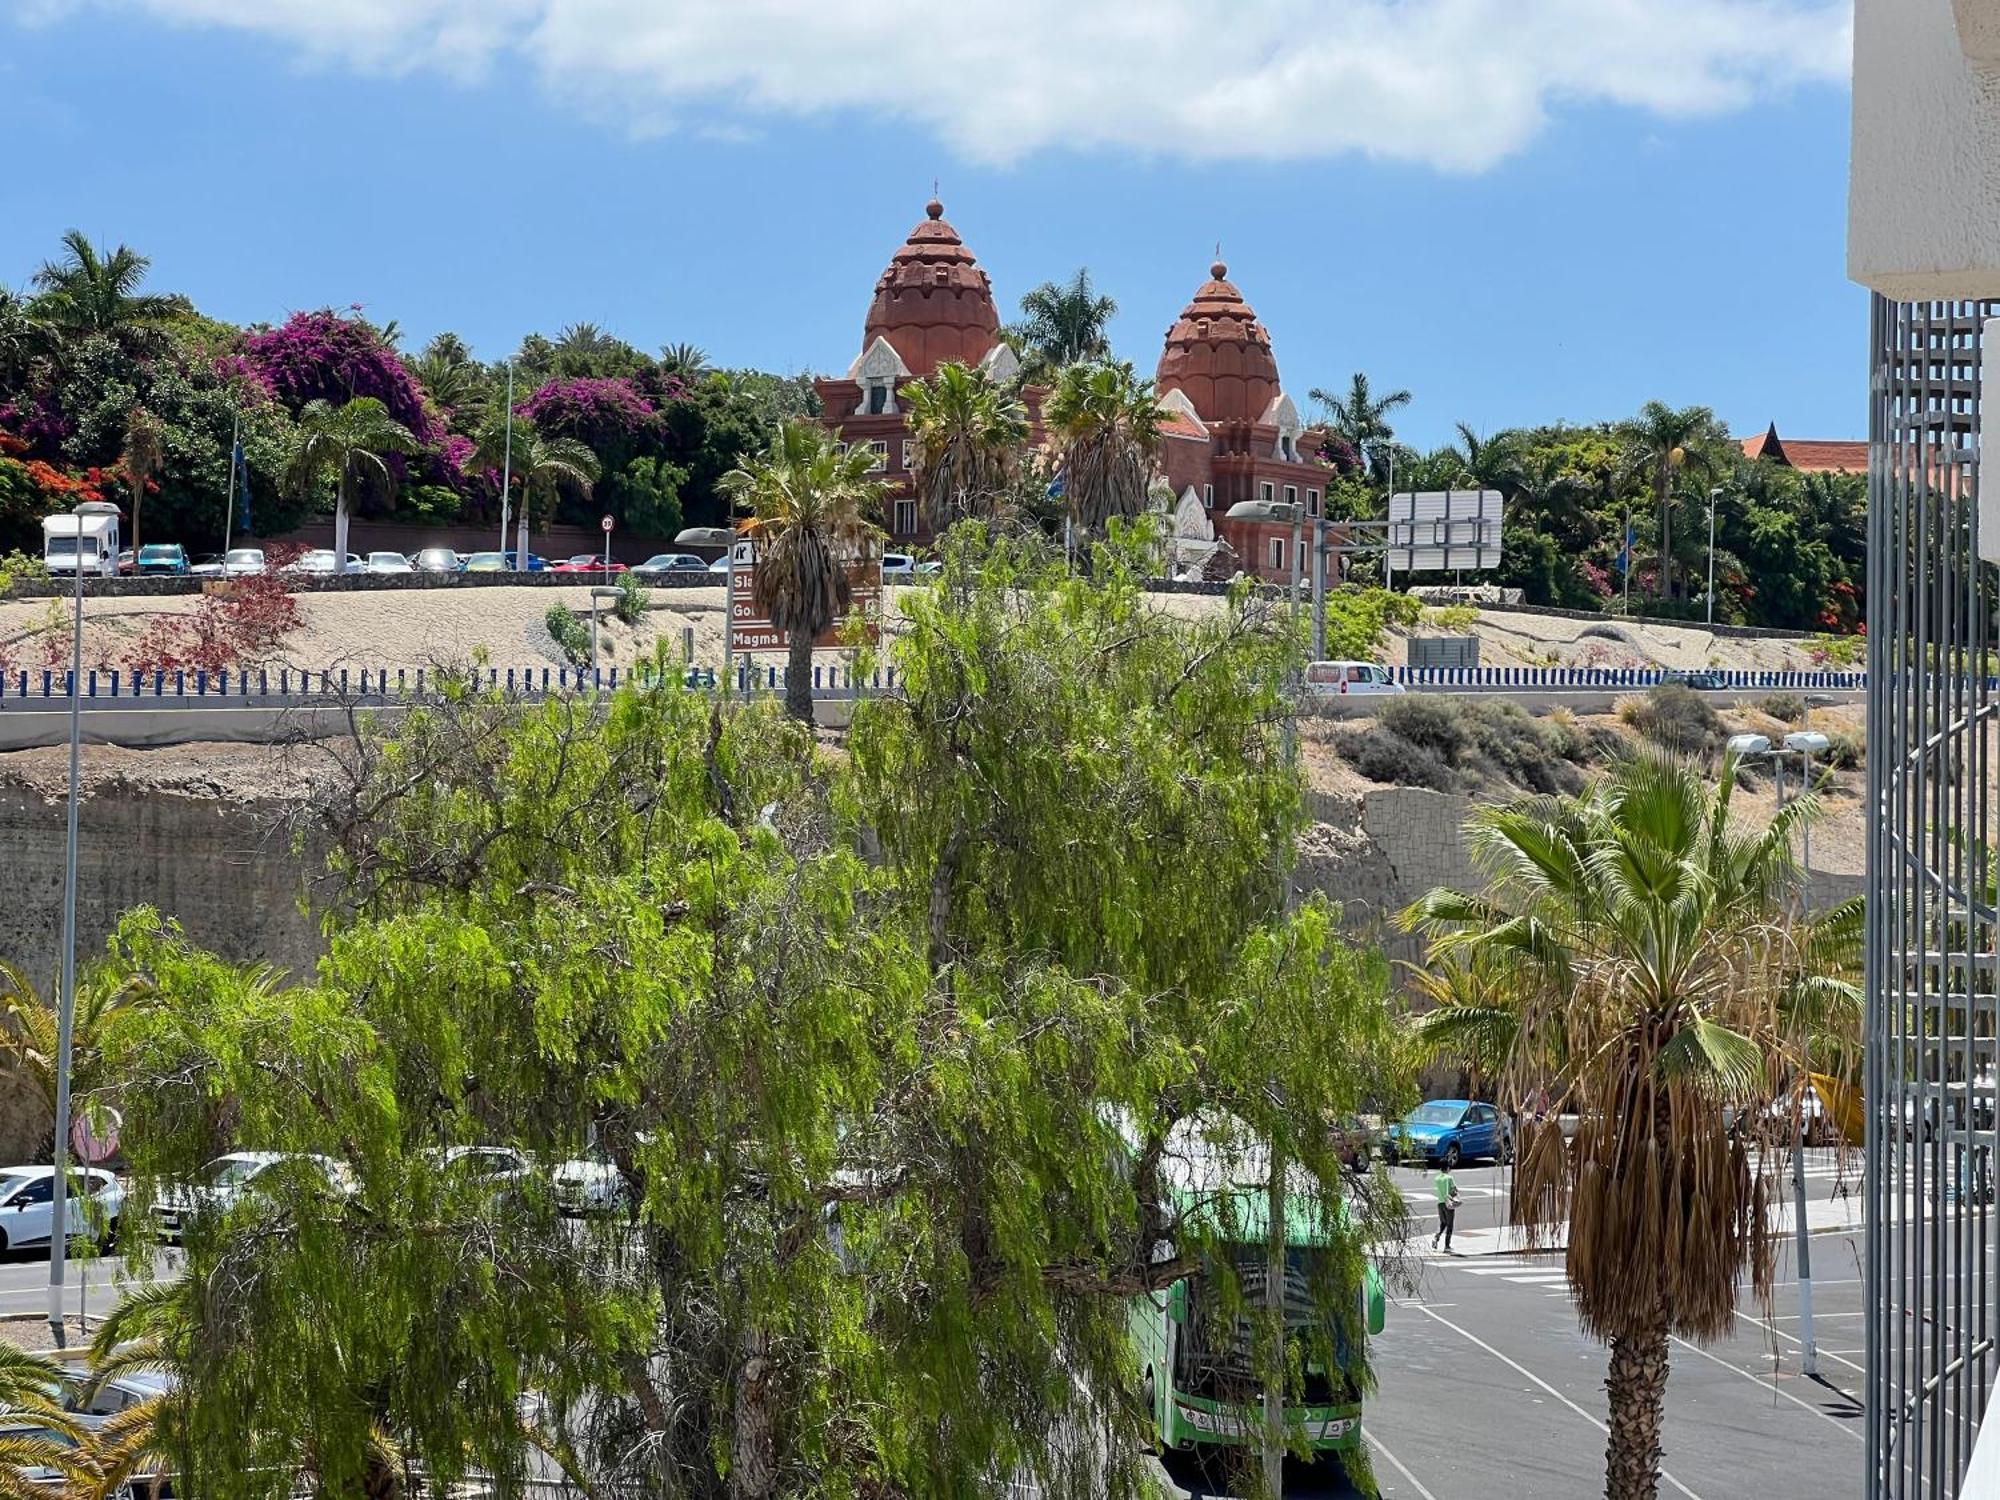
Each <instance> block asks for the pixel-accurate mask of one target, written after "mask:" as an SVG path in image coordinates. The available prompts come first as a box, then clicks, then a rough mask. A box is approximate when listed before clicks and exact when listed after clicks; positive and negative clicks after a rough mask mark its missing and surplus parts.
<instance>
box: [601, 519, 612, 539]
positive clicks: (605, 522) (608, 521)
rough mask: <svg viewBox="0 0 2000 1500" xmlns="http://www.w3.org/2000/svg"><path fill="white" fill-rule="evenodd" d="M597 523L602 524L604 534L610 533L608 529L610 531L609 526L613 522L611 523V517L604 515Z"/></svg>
mask: <svg viewBox="0 0 2000 1500" xmlns="http://www.w3.org/2000/svg"><path fill="white" fill-rule="evenodd" d="M597 524H598V525H600V526H602V527H603V528H604V530H605V532H606V534H607V535H608V534H609V533H610V531H611V527H612V524H613V523H612V520H611V517H609V516H606V517H605V518H604V519H603V520H601V521H599V522H598V523H597Z"/></svg>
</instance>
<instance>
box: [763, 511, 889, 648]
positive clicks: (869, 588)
mask: <svg viewBox="0 0 2000 1500" xmlns="http://www.w3.org/2000/svg"><path fill="white" fill-rule="evenodd" d="M847 584H848V587H849V589H851V590H852V591H853V596H854V597H853V602H852V603H851V604H850V605H849V606H848V610H847V613H846V614H843V615H841V616H839V617H838V618H837V619H835V620H834V622H833V624H832V625H830V626H828V627H827V628H826V629H825V630H823V631H821V632H820V635H819V638H818V639H817V640H815V641H814V642H813V645H814V647H815V648H817V649H820V650H832V649H834V648H836V647H838V646H840V645H841V644H842V637H843V636H844V635H845V634H846V631H847V622H848V620H849V618H851V617H852V616H854V615H857V614H858V615H859V616H860V617H861V618H862V620H863V621H864V622H865V627H864V628H865V629H866V632H867V636H868V639H869V640H871V641H874V640H877V639H879V638H880V636H881V631H882V557H881V554H880V553H871V554H869V555H868V556H867V557H857V558H851V559H849V561H848V563H847ZM729 624H730V632H731V635H732V637H733V647H734V649H735V650H737V651H741V652H744V653H746V654H747V653H749V652H752V651H788V650H790V649H791V636H790V635H789V633H788V632H786V631H783V630H780V629H778V627H777V626H775V625H773V624H772V623H771V622H770V620H769V619H768V618H767V617H766V616H765V614H764V612H763V611H762V610H761V609H759V608H758V607H757V544H756V543H755V542H753V541H751V540H750V539H749V538H747V537H744V538H739V539H738V540H737V543H736V552H735V560H734V570H733V572H732V573H731V575H730V584H729Z"/></svg>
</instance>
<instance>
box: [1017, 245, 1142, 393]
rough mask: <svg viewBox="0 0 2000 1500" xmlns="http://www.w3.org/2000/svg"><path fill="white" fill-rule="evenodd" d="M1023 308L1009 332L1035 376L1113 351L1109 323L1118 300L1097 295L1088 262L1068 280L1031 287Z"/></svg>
mask: <svg viewBox="0 0 2000 1500" xmlns="http://www.w3.org/2000/svg"><path fill="white" fill-rule="evenodd" d="M1021 314H1022V316H1021V320H1020V321H1019V322H1018V323H1013V324H1010V325H1008V329H1007V334H1008V337H1009V338H1010V339H1011V340H1012V341H1013V342H1014V344H1015V346H1016V348H1017V349H1018V350H1019V352H1020V354H1021V362H1022V369H1023V372H1024V374H1026V375H1028V376H1029V377H1031V378H1040V379H1047V378H1049V377H1050V376H1053V375H1054V374H1055V372H1056V371H1058V370H1060V369H1062V368H1063V367H1064V366H1066V365H1073V364H1078V363H1080V362H1083V361H1087V360H1103V359H1109V358H1110V357H1111V340H1110V337H1109V335H1108V334H1107V332H1106V329H1107V327H1108V325H1109V324H1110V322H1111V320H1112V319H1113V318H1114V317H1116V316H1117V315H1118V304H1117V303H1116V302H1114V301H1113V300H1112V299H1111V298H1109V297H1100V296H1098V295H1097V293H1096V291H1095V290H1094V289H1093V288H1092V286H1091V284H1090V268H1089V267H1088V266H1079V267H1078V268H1077V272H1076V274H1075V275H1074V276H1072V277H1070V279H1069V280H1068V281H1061V282H1057V281H1045V282H1043V283H1042V284H1041V285H1040V286H1038V287H1036V288H1035V289H1034V290H1033V291H1032V292H1029V293H1028V294H1027V295H1026V296H1024V297H1023V298H1022V299H1021Z"/></svg>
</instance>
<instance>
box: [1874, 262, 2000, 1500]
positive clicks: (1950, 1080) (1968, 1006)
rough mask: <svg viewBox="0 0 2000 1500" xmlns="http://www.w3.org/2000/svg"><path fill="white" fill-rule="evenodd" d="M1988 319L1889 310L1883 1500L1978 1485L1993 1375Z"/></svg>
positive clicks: (1884, 335) (1942, 1498)
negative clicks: (1983, 558) (1985, 438)
mask: <svg viewBox="0 0 2000 1500" xmlns="http://www.w3.org/2000/svg"><path fill="white" fill-rule="evenodd" d="M1996 311H2000V304H1996V303H1987V302H1949V303H1917V304H1910V303H1896V302H1889V301H1885V300H1884V299H1883V298H1881V297H1876V298H1875V299H1874V304H1873V310H1872V313H1871V320H1870V321H1871V328H1872V341H1871V353H1872V361H1873V376H1872V382H1871V392H1870V412H1869V433H1868V437H1869V452H1868V473H1869V518H1868V543H1869V546H1868V631H1869V640H1868V797H1869V812H1870V821H1869V839H1868V908H1869V910H1868V959H1867V964H1868V967H1867V991H1868V997H1869V1007H1868V1022H1867V1024H1868V1044H1869V1045H1868V1055H1867V1064H1866V1069H1867V1072H1866V1080H1865V1090H1866V1098H1867V1101H1868V1110H1867V1115H1868V1142H1867V1158H1868V1161H1867V1172H1868V1190H1867V1191H1868V1229H1869V1236H1868V1261H1867V1291H1868V1293H1869V1300H1868V1308H1869V1320H1868V1392H1867V1412H1866V1419H1867V1428H1868V1431H1867V1439H1868V1462H1869V1476H1870V1477H1869V1483H1868V1486H1867V1488H1866V1491H1865V1493H1866V1494H1867V1495H1868V1496H1869V1497H1870V1500H1875V1497H1890V1500H1916V1497H1918V1496H1919V1495H1921V1496H1924V1497H1926V1500H1950V1497H1956V1496H1960V1495H1967V1496H1969V1495H1970V1494H1971V1491H1970V1490H1969V1489H1967V1488H1965V1487H1964V1476H1965V1471H1966V1465H1967V1462H1968V1460H1969V1458H1970V1456H1971V1452H1972V1444H1973V1439H1974V1435H1975V1433H1976V1431H1977V1428H1978V1423H1979V1418H1980V1416H1981V1414H1982V1413H1983V1412H1984V1411H1985V1408H1986V1401H1987V1396H1988V1392H1989V1389H1990V1386H1991V1382H1992V1378H1993V1374H1994V1363H1995V1362H1994V1335H1995V1333H1996V1332H2000V1316H1996V1309H1995V1306H1994V1302H1995V1295H1996V1289H2000V1288H1996V1281H1995V1278H1994V1264H1993V1250H1994V1222H1993V1203H1992V1197H1993V1184H1992V1178H1993V1161H1994V1147H1995V1144H1996V1137H1995V1128H1994V1127H1995V1121H1994V1109H1993V1097H1994V1091H1993V1074H1994V1065H1995V1040H1994V1036H1995V1028H1994V1019H1995V1010H1994V990H1995V984H1994V978H1995V963H1996V959H1995V943H1994V937H1995V922H1994V863H1993V849H1994V828H1993V823H1992V817H1991V815H1992V812H1993V797H1992V790H1991V789H1992V783H1993V768H1994V763H1993V752H1994V728H1993V717H1994V708H1995V703H1994V694H1993V687H1992V673H1993V671H1994V666H1993V660H1992V656H1991V649H1992V647H1993V644H1994V642H1993V621H1994V618H1995V614H1994V608H1993V570H1992V569H1991V568H1990V567H1988V566H1987V565H1985V564H1983V563H1981V562H1980V561H1979V558H1978V554H1977V551H1976V550H1975V549H1976V541H1975V538H1976V532H1977V516H1976V506H1975V496H1976V495H1977V481H1978V440H1979V356H1980V347H1979V346H1980V328H1981V325H1982V323H1983V321H1984V320H1985V319H1986V318H1987V317H1989V316H1993V315H1994V314H1995V312H1996Z"/></svg>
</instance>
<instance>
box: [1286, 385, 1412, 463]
mask: <svg viewBox="0 0 2000 1500" xmlns="http://www.w3.org/2000/svg"><path fill="white" fill-rule="evenodd" d="M1311 395H1312V399H1313V400H1314V401H1317V402H1318V403H1319V404H1320V406H1321V407H1322V408H1323V409H1324V410H1325V412H1326V418H1327V426H1328V427H1329V428H1330V429H1331V430H1332V431H1333V432H1335V433H1336V434H1338V435H1339V436H1341V437H1343V438H1345V439H1347V441H1348V443H1349V444H1351V445H1352V446H1353V448H1354V451H1355V452H1356V453H1359V454H1360V455H1361V457H1362V459H1363V460H1364V461H1365V462H1366V463H1367V465H1368V469H1369V472H1370V473H1371V474H1373V475H1374V476H1375V481H1376V483H1378V484H1379V483H1382V482H1383V480H1384V478H1385V470H1386V459H1387V457H1388V449H1389V444H1390V443H1392V442H1394V441H1395V437H1396V430H1395V428H1393V427H1391V426H1390V425H1389V413H1390V412H1392V411H1395V410H1396V409H1397V408H1398V407H1402V406H1408V405H1409V404H1410V399H1411V397H1410V393H1409V392H1408V391H1406V390H1394V391H1389V392H1386V393H1385V394H1383V395H1380V396H1377V395H1376V394H1375V392H1374V390H1373V389H1372V388H1371V387H1370V386H1369V384H1368V377H1367V376H1366V375H1364V374H1362V373H1361V372H1360V371H1358V370H1357V371H1356V372H1355V374H1354V378H1353V379H1351V380H1350V381H1348V383H1347V390H1346V392H1345V393H1338V392H1333V391H1323V390H1319V389H1314V390H1313V391H1312V393H1311Z"/></svg>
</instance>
